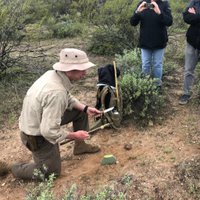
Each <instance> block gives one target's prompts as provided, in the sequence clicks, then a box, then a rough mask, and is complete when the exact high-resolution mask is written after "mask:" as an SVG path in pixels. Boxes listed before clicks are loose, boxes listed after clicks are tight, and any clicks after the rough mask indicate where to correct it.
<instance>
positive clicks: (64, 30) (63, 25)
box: [53, 21, 84, 38]
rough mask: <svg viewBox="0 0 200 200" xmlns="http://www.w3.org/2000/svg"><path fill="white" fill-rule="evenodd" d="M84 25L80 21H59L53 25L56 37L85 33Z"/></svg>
mask: <svg viewBox="0 0 200 200" xmlns="http://www.w3.org/2000/svg"><path fill="white" fill-rule="evenodd" d="M83 29H84V26H83V24H81V23H78V22H72V21H71V22H70V21H67V22H63V21H62V22H58V23H57V24H55V26H54V27H53V32H54V34H53V35H54V37H56V38H65V37H75V36H78V35H81V34H82V33H83Z"/></svg>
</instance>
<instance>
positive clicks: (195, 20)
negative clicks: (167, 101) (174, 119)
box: [179, 0, 200, 105]
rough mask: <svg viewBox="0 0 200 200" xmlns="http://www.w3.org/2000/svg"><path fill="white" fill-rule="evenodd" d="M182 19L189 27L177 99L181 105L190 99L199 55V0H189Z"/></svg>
mask: <svg viewBox="0 0 200 200" xmlns="http://www.w3.org/2000/svg"><path fill="white" fill-rule="evenodd" d="M183 19H184V21H185V22H186V23H187V24H190V27H189V28H188V31H187V33H186V38H187V44H186V49H185V66H184V85H183V95H182V96H181V97H180V100H179V104H182V105H184V104H187V103H188V101H189V99H190V96H191V87H192V85H193V81H194V70H195V68H196V66H197V63H198V59H199V56H200V0H192V1H190V3H189V5H188V7H187V8H186V11H185V12H184V13H183Z"/></svg>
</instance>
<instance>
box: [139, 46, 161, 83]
mask: <svg viewBox="0 0 200 200" xmlns="http://www.w3.org/2000/svg"><path fill="white" fill-rule="evenodd" d="M164 51H165V49H164V48H163V49H156V50H150V49H141V56H142V73H143V74H145V75H150V76H152V77H153V78H156V79H157V82H156V84H157V85H158V86H160V85H161V84H162V71H163V58H164Z"/></svg>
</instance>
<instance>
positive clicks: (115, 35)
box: [84, 0, 138, 55]
mask: <svg viewBox="0 0 200 200" xmlns="http://www.w3.org/2000/svg"><path fill="white" fill-rule="evenodd" d="M132 2H133V1H123V0H117V1H116V0H111V1H105V2H104V3H103V4H101V5H99V6H97V5H96V6H95V4H96V3H97V2H94V4H90V9H91V8H93V12H92V15H91V14H90V15H88V20H89V21H90V23H92V25H93V26H94V27H95V30H94V31H93V33H92V37H91V39H90V41H89V44H88V46H89V47H88V49H89V50H90V51H91V52H93V53H95V54H100V55H114V54H116V53H118V54H121V53H122V52H123V50H124V49H132V48H134V47H135V46H137V43H138V38H137V32H138V29H137V28H132V27H131V25H130V22H129V19H130V15H131V12H132V8H131V4H132ZM88 9H89V8H88ZM84 13H85V12H84Z"/></svg>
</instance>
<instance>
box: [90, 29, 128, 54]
mask: <svg viewBox="0 0 200 200" xmlns="http://www.w3.org/2000/svg"><path fill="white" fill-rule="evenodd" d="M122 41H123V37H122V36H120V35H119V32H118V30H117V29H115V28H113V29H112V30H111V29H108V30H105V29H97V30H96V31H95V32H94V33H93V35H92V38H91V40H90V42H89V46H88V50H89V51H90V52H92V53H94V54H97V55H107V56H110V55H114V54H115V53H119V54H120V53H122V52H123V50H124V47H125V46H124V45H123V44H122Z"/></svg>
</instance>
